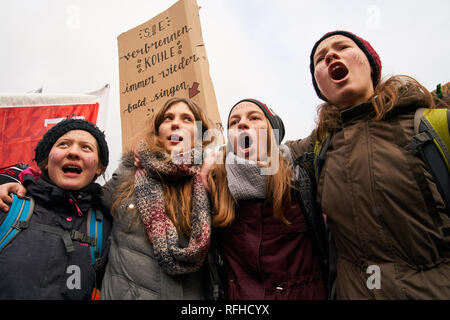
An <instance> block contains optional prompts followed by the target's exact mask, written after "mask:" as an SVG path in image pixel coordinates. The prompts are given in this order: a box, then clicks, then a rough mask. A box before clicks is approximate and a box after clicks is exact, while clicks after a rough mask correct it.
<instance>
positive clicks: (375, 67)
mask: <svg viewBox="0 0 450 320" xmlns="http://www.w3.org/2000/svg"><path fill="white" fill-rule="evenodd" d="M335 35H341V36H344V37H347V38H350V39H352V40H353V41H354V42H355V43H356V45H357V46H358V47H359V48H360V49H361V50H362V51H363V52H364V54H365V55H366V56H367V59H369V63H370V67H371V68H372V83H373V87H374V88H375V86H376V85H377V84H378V82H379V81H380V79H381V60H380V57H379V56H378V53H377V52H376V51H375V50H374V49H373V48H372V46H371V45H370V43H369V42H367V41H366V40H364V39H363V38H361V37H358V36H357V35H355V34H353V33H351V32H348V31H341V30H338V31H333V32H328V33H326V34H325V35H324V36H322V38H320V39H319V41H317V42H316V44H315V45H314V47H313V49H312V51H311V56H310V65H309V68H310V70H311V75H312V80H313V85H314V89H315V90H316V93H317V95H318V96H319V98H320V99H322V100H325V101H328V100H327V98H326V97H325V96H324V95H323V94H322V93H321V92H320V89H319V87H318V86H317V82H316V78H315V77H314V54H315V52H316V49H317V47H318V46H319V44H320V43H321V42H322V41H323V40H325V39H326V38H329V37H331V36H335Z"/></svg>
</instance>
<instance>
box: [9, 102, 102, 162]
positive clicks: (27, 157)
mask: <svg viewBox="0 0 450 320" xmlns="http://www.w3.org/2000/svg"><path fill="white" fill-rule="evenodd" d="M98 111H99V103H93V104H76V105H60V106H53V105H52V106H32V107H5V108H0V130H1V134H0V168H3V167H6V166H11V165H14V164H16V163H26V164H28V165H31V166H32V167H33V168H35V169H36V168H37V165H36V163H35V162H34V161H33V158H34V148H35V147H36V145H37V143H38V142H39V140H41V138H42V137H43V135H44V134H45V133H46V132H47V131H48V130H49V129H50V128H51V127H52V126H54V125H55V124H56V123H58V122H59V121H61V120H62V119H64V118H67V117H77V118H81V119H85V120H88V121H90V122H93V123H97V116H98Z"/></svg>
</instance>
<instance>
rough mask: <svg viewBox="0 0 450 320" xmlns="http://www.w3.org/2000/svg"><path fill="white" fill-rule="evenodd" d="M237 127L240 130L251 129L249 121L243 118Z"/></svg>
mask: <svg viewBox="0 0 450 320" xmlns="http://www.w3.org/2000/svg"><path fill="white" fill-rule="evenodd" d="M237 127H238V130H247V129H248V128H249V127H248V123H247V119H244V118H242V119H241V120H239V123H238V126H237Z"/></svg>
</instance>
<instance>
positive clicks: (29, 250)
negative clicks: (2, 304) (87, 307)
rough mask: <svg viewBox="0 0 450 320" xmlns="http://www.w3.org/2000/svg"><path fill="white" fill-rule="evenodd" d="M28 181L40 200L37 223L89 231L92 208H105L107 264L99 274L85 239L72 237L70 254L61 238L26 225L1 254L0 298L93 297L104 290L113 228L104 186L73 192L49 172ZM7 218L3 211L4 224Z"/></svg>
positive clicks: (27, 177)
mask: <svg viewBox="0 0 450 320" xmlns="http://www.w3.org/2000/svg"><path fill="white" fill-rule="evenodd" d="M23 184H24V186H25V187H26V188H27V196H32V197H33V198H34V200H35V207H34V211H33V215H32V216H31V219H30V222H32V223H39V224H44V225H48V226H53V227H58V228H61V230H67V231H70V230H77V231H79V232H82V233H86V222H87V219H86V215H87V213H88V210H89V209H90V208H95V209H96V210H99V209H100V210H101V211H102V213H103V215H104V217H103V254H102V261H103V263H102V264H101V265H100V266H99V270H98V271H97V272H96V271H95V270H94V268H93V266H92V265H91V251H90V247H89V246H88V245H87V244H85V243H81V242H78V241H75V240H73V245H74V248H75V251H73V252H67V251H66V247H65V245H64V242H63V240H62V238H61V236H59V235H56V234H53V233H48V232H44V231H41V230H36V229H33V228H32V227H29V228H27V229H23V230H21V232H20V233H18V234H17V236H16V237H15V238H14V239H13V240H12V241H11V242H9V243H8V244H7V246H6V247H5V248H4V249H3V251H2V252H1V253H0V279H1V281H0V299H26V300H38V299H45V300H48V299H50V300H59V299H74V300H89V299H91V294H92V291H93V289H94V286H96V287H97V288H100V283H101V278H102V276H103V272H104V265H105V263H104V262H105V260H106V256H107V254H108V248H109V243H108V238H109V234H110V231H111V219H110V217H109V215H108V211H107V210H106V209H105V208H104V207H100V203H101V198H100V195H101V186H100V185H98V184H96V183H91V184H89V185H88V186H87V187H85V188H83V189H82V190H80V191H72V192H71V191H67V190H63V189H61V188H59V187H57V186H56V185H54V184H53V183H52V182H51V181H50V180H49V179H48V178H47V177H46V176H45V173H44V174H43V176H42V178H38V179H36V180H34V178H33V177H32V175H25V176H24V181H23ZM76 206H78V208H79V209H80V211H78V210H77V208H76ZM80 214H81V215H80ZM6 216H7V215H6V213H2V212H0V223H1V222H3V220H4V219H5V218H6ZM96 283H97V285H96Z"/></svg>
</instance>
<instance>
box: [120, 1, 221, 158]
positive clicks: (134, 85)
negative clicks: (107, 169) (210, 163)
mask: <svg viewBox="0 0 450 320" xmlns="http://www.w3.org/2000/svg"><path fill="white" fill-rule="evenodd" d="M198 11H199V7H198V5H197V2H196V0H180V1H178V2H176V3H175V4H174V5H173V6H171V7H170V8H169V9H167V10H166V11H164V12H162V13H161V14H159V15H157V16H156V17H154V18H153V19H151V20H149V21H148V22H146V23H144V24H142V25H140V26H137V27H135V28H133V29H131V30H129V31H127V32H125V33H122V34H121V35H120V36H119V37H118V47H119V74H120V116H121V121H122V149H123V151H126V150H130V148H133V147H134V144H135V143H136V142H137V138H138V135H139V134H142V130H143V129H144V128H145V127H146V126H147V125H148V118H149V116H150V115H152V114H153V113H154V112H156V111H157V110H159V108H160V107H162V106H163V104H164V103H165V102H166V101H167V100H168V99H170V98H172V97H184V98H191V99H192V100H193V101H195V102H196V103H197V104H198V105H199V106H200V107H202V108H204V110H205V112H206V114H207V115H208V117H209V118H210V119H211V121H213V123H214V124H215V125H216V127H217V128H219V129H222V124H221V121H220V114H219V110H218V107H217V100H216V95H215V92H214V87H213V85H212V81H211V78H210V75H209V63H208V59H207V56H206V50H205V46H204V44H203V38H202V31H201V26H200V18H199V13H198Z"/></svg>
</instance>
